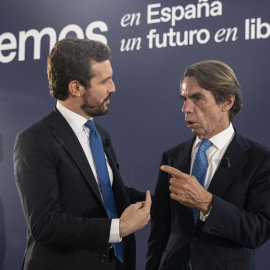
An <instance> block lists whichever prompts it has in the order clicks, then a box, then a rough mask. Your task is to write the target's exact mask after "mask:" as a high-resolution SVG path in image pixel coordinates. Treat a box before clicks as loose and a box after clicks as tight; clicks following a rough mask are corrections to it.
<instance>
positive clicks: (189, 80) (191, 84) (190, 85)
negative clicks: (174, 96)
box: [180, 76, 206, 95]
mask: <svg viewBox="0 0 270 270" xmlns="http://www.w3.org/2000/svg"><path fill="white" fill-rule="evenodd" d="M180 89H181V94H182V95H187V94H188V93H189V94H190V93H191V92H198V91H199V92H203V91H206V90H205V89H203V88H202V87H201V86H200V85H199V83H198V81H197V79H196V77H194V76H190V77H185V78H184V79H183V81H182V83H181V85H180Z"/></svg>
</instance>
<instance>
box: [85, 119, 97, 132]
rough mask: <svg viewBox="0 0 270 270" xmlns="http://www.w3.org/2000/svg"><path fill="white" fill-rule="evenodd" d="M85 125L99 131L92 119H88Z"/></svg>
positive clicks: (92, 130) (91, 130) (93, 130)
mask: <svg viewBox="0 0 270 270" xmlns="http://www.w3.org/2000/svg"><path fill="white" fill-rule="evenodd" d="M84 125H85V126H86V127H88V128H89V129H90V132H95V131H97V128H96V126H95V124H94V122H93V121H92V120H88V121H87V122H86V123H85V124H84Z"/></svg>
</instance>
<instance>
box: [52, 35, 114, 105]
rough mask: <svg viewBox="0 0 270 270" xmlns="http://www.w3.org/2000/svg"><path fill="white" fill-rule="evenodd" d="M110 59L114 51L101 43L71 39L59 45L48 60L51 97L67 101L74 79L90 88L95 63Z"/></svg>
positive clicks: (60, 42)
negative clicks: (70, 85) (92, 66)
mask: <svg viewBox="0 0 270 270" xmlns="http://www.w3.org/2000/svg"><path fill="white" fill-rule="evenodd" d="M110 58H111V50H110V48H109V47H108V46H107V45H106V44H104V43H102V42H100V41H96V40H88V39H79V38H75V37H68V38H65V39H62V40H60V41H58V42H56V43H55V45H54V47H53V49H52V50H51V52H50V54H49V57H48V61H47V73H48V79H49V87H50V94H51V96H53V97H54V98H56V99H57V100H66V99H67V97H68V95H69V91H68V86H69V83H70V82H71V81H73V80H77V81H78V82H79V83H80V84H81V85H83V86H84V87H86V88H89V87H90V86H91V85H90V80H91V79H92V78H93V77H94V76H95V74H94V73H93V72H92V70H91V65H92V64H91V62H92V61H93V62H102V61H105V60H108V59H110Z"/></svg>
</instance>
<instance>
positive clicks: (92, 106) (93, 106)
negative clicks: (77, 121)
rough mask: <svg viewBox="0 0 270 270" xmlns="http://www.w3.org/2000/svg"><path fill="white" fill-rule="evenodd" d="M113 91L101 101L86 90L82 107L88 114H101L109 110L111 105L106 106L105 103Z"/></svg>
mask: <svg viewBox="0 0 270 270" xmlns="http://www.w3.org/2000/svg"><path fill="white" fill-rule="evenodd" d="M111 95H112V94H111V93H110V94H109V95H108V96H107V97H106V98H105V99H104V100H103V101H102V102H99V101H97V100H95V98H94V97H92V96H91V93H90V91H87V92H85V94H84V96H83V104H82V105H81V109H82V110H83V111H84V112H85V113H86V114H87V115H88V116H100V115H104V114H106V113H108V112H109V105H107V106H105V105H104V103H105V102H106V101H107V100H109V99H110V98H111Z"/></svg>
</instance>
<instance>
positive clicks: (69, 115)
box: [56, 102, 87, 132]
mask: <svg viewBox="0 0 270 270" xmlns="http://www.w3.org/2000/svg"><path fill="white" fill-rule="evenodd" d="M56 108H57V109H58V110H59V112H60V113H61V114H62V115H63V117H64V118H65V119H66V120H67V122H68V123H69V125H70V126H71V128H72V129H73V130H74V132H78V131H83V130H85V128H84V124H85V123H86V122H87V119H86V118H84V117H83V116H81V115H79V114H77V113H75V112H73V111H71V110H69V109H67V108H66V107H64V106H63V105H62V104H60V103H59V102H57V103H56Z"/></svg>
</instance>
